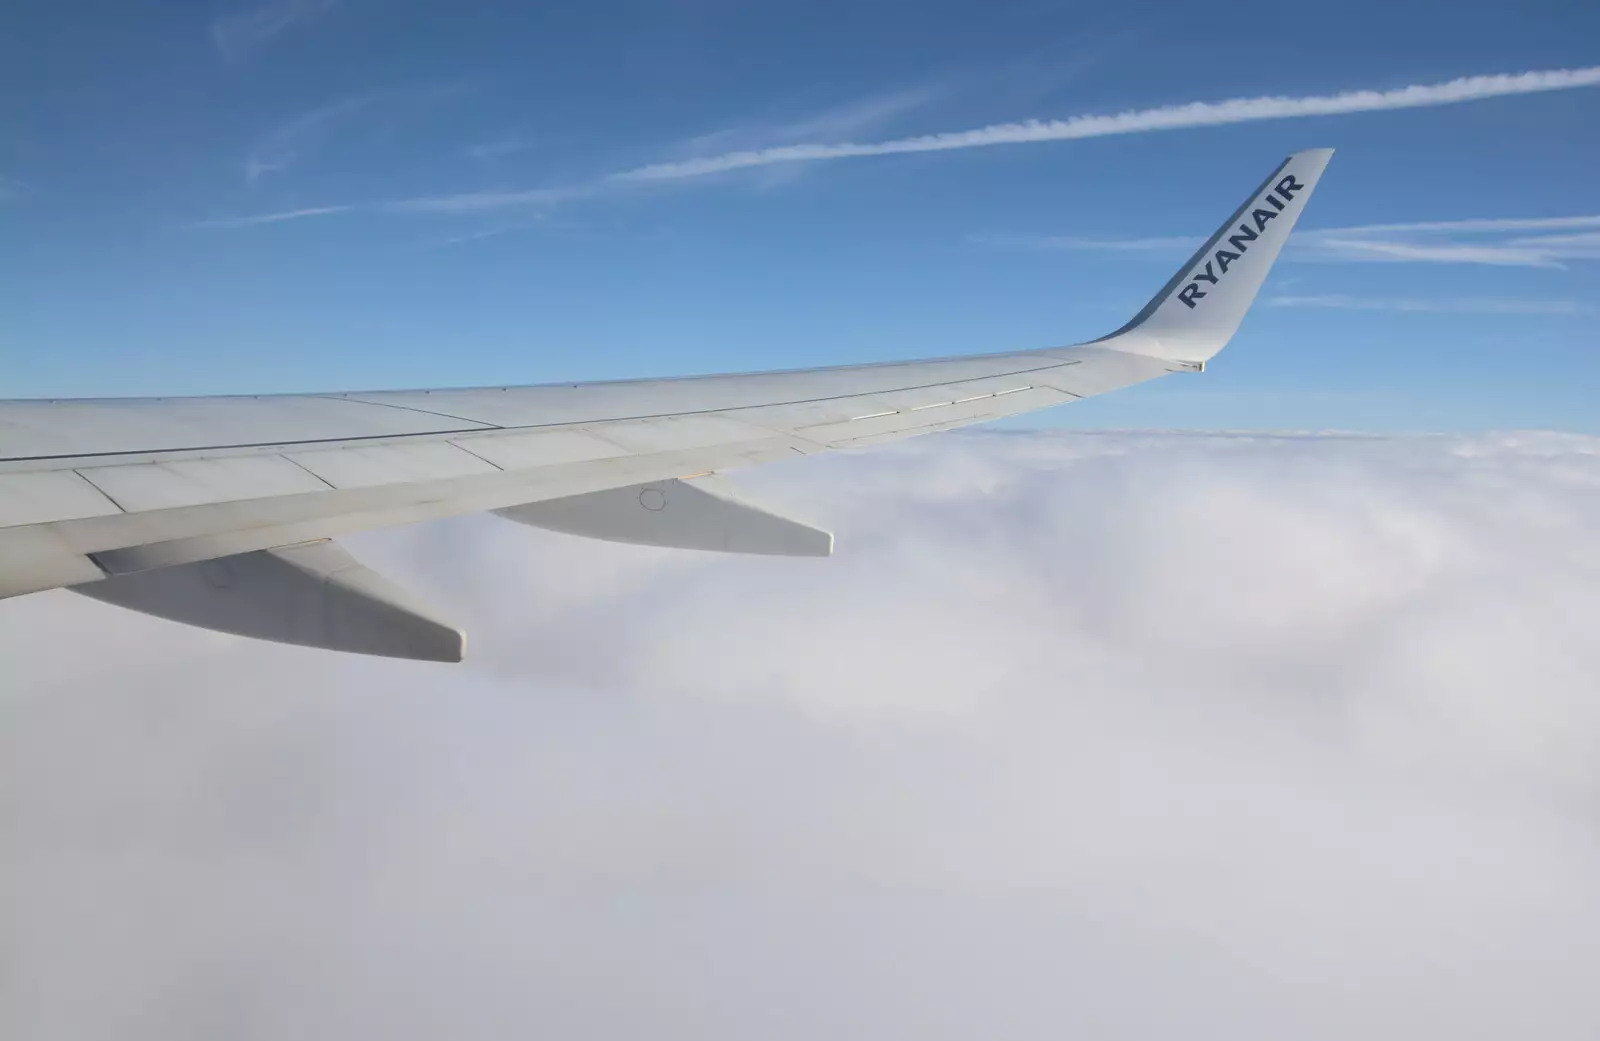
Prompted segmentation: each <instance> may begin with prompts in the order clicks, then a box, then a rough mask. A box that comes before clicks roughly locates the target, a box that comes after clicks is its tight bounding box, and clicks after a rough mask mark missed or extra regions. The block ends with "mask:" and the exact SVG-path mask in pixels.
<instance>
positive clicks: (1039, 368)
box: [0, 356, 1083, 464]
mask: <svg viewBox="0 0 1600 1041" xmlns="http://www.w3.org/2000/svg"><path fill="white" fill-rule="evenodd" d="M890 364H916V363H913V362H906V363H890ZM1081 364H1083V362H1082V360H1081V359H1079V360H1073V361H1063V360H1060V359H1057V358H1055V357H1054V356H1051V362H1050V364H1048V365H1035V366H1033V367H1031V368H1026V369H1015V370H1012V371H1010V372H1004V373H1000V374H998V376H994V377H990V376H984V377H979V378H980V379H995V378H1000V377H1004V376H1022V375H1026V374H1028V373H1030V372H1048V371H1050V370H1052V369H1061V368H1066V367H1068V366H1071V365H1081ZM968 382H971V380H970V379H961V380H939V381H936V382H933V383H919V384H913V385H911V386H905V387H890V388H886V389H883V390H877V391H873V392H871V393H870V394H828V395H823V396H821V397H815V398H792V399H788V400H780V401H767V402H762V403H759V404H750V405H727V406H724V407H722V408H706V409H695V410H690V411H686V412H652V413H647V414H644V415H637V416H610V417H605V418H601V419H585V420H576V421H563V422H559V423H522V424H517V425H514V426H496V425H494V424H483V425H480V426H474V427H463V428H461V429H459V430H428V431H420V432H416V433H401V434H357V435H354V436H350V437H313V438H302V439H298V440H289V441H249V442H238V443H230V444H215V445H194V446H190V447H184V448H141V449H126V450H123V451H118V452H58V453H54V454H51V455H30V456H11V457H8V458H3V459H0V463H5V464H10V463H45V462H51V461H54V460H57V459H104V458H109V457H113V456H147V455H148V456H173V455H181V454H185V453H191V452H224V451H232V450H234V449H241V448H282V449H293V448H297V447H300V446H302V445H329V444H346V443H353V442H358V441H405V440H438V439H441V438H446V439H448V438H452V437H455V436H457V435H460V434H485V435H491V436H492V435H494V434H498V433H508V434H510V433H516V432H518V431H524V430H548V429H552V428H557V427H570V428H574V429H577V428H588V427H593V426H599V425H604V424H606V423H625V422H628V421H631V420H645V419H672V418H676V417H679V416H706V415H714V414H717V413H725V412H742V411H747V410H752V409H759V408H782V407H784V406H786V405H813V404H819V403H822V402H827V401H845V400H848V399H850V398H859V397H874V396H877V397H881V396H882V395H884V394H903V393H905V392H907V391H913V390H931V389H933V388H935V387H945V386H950V385H951V384H953V383H968ZM1063 393H1071V392H1070V391H1064V392H1063ZM311 396H312V397H318V398H321V399H323V400H328V401H336V400H339V399H338V398H330V397H328V396H326V395H311ZM984 396H986V397H987V396H988V395H984ZM1075 396H1077V397H1081V396H1082V395H1075ZM348 400H350V401H355V402H356V403H357V404H382V403H381V402H367V401H361V400H359V399H356V398H350V399H348ZM391 407H394V408H402V409H403V408H404V406H398V405H397V406H391ZM407 411H420V410H414V409H412V410H407ZM439 415H441V417H442V414H439ZM442 418H451V419H456V418H459V417H455V416H450V417H442ZM463 422H468V423H477V422H479V421H478V420H473V419H469V420H463ZM746 422H748V421H746Z"/></svg>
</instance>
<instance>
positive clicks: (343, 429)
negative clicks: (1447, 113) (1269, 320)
mask: <svg viewBox="0 0 1600 1041" xmlns="http://www.w3.org/2000/svg"><path fill="white" fill-rule="evenodd" d="M1331 154H1332V153H1331V150H1327V149H1315V150H1310V151H1305V152H1298V153H1296V154H1294V155H1292V156H1290V157H1289V158H1288V159H1286V160H1284V162H1283V163H1281V164H1280V165H1279V166H1278V167H1277V168H1276V169H1275V170H1274V171H1273V173H1272V174H1271V175H1270V176H1268V178H1267V179H1266V180H1265V181H1264V182H1262V184H1261V185H1260V186H1259V187H1258V188H1257V189H1256V190H1255V191H1254V192H1252V193H1251V195H1250V196H1249V197H1248V198H1247V199H1246V201H1245V203H1244V204H1243V205H1242V206H1241V207H1239V209H1237V210H1236V211H1234V213H1233V214H1232V215H1231V216H1230V217H1229V219H1228V220H1227V221H1226V222H1225V223H1224V224H1223V225H1222V226H1221V227H1220V228H1218V230H1217V231H1216V232H1215V233H1214V234H1213V235H1212V236H1211V237H1210V238H1209V239H1208V240H1207V242H1206V243H1205V245H1204V246H1202V247H1201V249H1200V250H1199V251H1198V252H1197V253H1196V254H1195V255H1194V256H1193V257H1191V258H1190V260H1189V261H1188V262H1187V263H1186V264H1185V265H1184V266H1183V267H1182V268H1180V269H1179V271H1178V272H1177V274H1176V275H1174V276H1173V278H1172V279H1171V280H1169V281H1168V282H1167V284H1166V285H1165V286H1163V287H1162V289H1161V290H1160V291H1159V292H1158V293H1157V294H1156V295H1155V297H1153V298H1152V299H1151V301H1150V302H1149V303H1148V304H1147V305H1146V306H1145V307H1144V308H1143V309H1142V310H1141V311H1140V312H1139V313H1138V314H1137V315H1135V317H1134V318H1133V319H1132V320H1131V321H1130V322H1129V323H1128V324H1127V325H1125V326H1123V327H1122V328H1121V329H1118V330H1117V331H1116V332H1114V333H1112V334H1110V335H1109V336H1105V337H1102V338H1100V339H1098V340H1094V341H1091V342H1089V343H1086V344H1081V345H1079V346H1076V347H1059V348H1045V349H1040V350H1031V351H1018V352H1011V353H1004V354H988V355H969V356H962V357H954V358H941V359H932V360H928V361H914V362H896V363H885V364H875V365H858V366H842V367H835V368H825V369H807V370H796V371H789V372H771V373H741V374H732V375H725V376H702V377H688V378H678V379H666V380H631V381H621V382H610V383H591V384H562V385H547V386H528V387H497V388H478V389H465V390H434V391H380V392H373V393H351V394H330V395H280V396H262V397H217V398H166V399H100V400H74V401H34V400H29V401H9V402H0V596H14V595H19V594H23V593H29V592H35V591H38V590H42V589H50V588H55V587H62V586H66V587H78V588H79V590H80V591H83V592H89V591H90V589H91V588H92V587H93V585H94V584H96V583H105V584H104V585H101V586H99V587H98V591H100V592H102V593H103V594H104V595H102V596H100V599H103V600H106V601H108V602H114V603H118V604H121V605H122V606H127V607H131V608H133V609H135V610H144V611H147V612H149V613H154V614H161V615H162V616H164V617H169V618H175V619H177V620H181V621H185V622H187V623H189V624H197V625H202V626H208V625H210V623H209V622H208V616H209V612H207V611H206V610H204V609H203V606H202V607H201V608H199V609H191V607H192V604H191V606H175V605H180V602H183V601H186V600H188V601H194V602H196V603H198V602H199V601H196V600H195V598H194V597H193V596H191V594H190V592H188V591H189V590H193V589H199V588H200V585H197V584H196V582H197V581H203V580H204V576H205V575H207V574H213V575H214V574H218V573H221V572H222V571H226V572H227V573H228V574H230V575H233V576H235V577H234V578H233V579H232V580H231V581H232V584H231V585H230V587H229V588H230V592H229V594H228V597H227V598H226V603H227V604H228V605H229V609H228V611H227V612H226V620H227V624H226V625H224V624H220V623H219V624H215V625H210V627H214V628H219V629H223V630H224V631H229V632H235V633H240V634H242V635H247V636H255V637H259V638H264V639H273V640H280V641H285V642H294V643H303V644H309V645H312V646H319V647H329V648H333V649H340V650H354V651H360V652H363V653H376V654H385V655H391V656H398V657H420V658H428V659H431V660H447V659H449V658H451V657H452V652H451V651H450V650H449V647H448V646H447V645H448V644H449V640H450V639H451V637H449V636H445V637H443V643H441V642H440V639H441V637H440V634H441V633H444V632H445V630H446V629H448V627H441V625H440V623H436V622H435V621H434V620H433V619H432V618H431V616H429V615H428V614H427V613H426V612H424V611H422V610H421V609H420V608H416V607H414V606H411V605H409V601H406V600H405V599H404V598H402V597H401V596H400V594H399V593H398V592H397V591H395V590H393V589H392V588H391V587H389V586H387V585H386V584H382V583H381V582H380V580H378V579H377V576H372V575H370V573H368V572H364V571H362V572H357V571H352V570H351V568H352V567H359V565H355V563H354V562H353V561H349V562H348V563H344V562H343V558H341V563H340V565H339V567H338V568H337V569H334V570H335V571H337V572H338V573H339V574H340V575H342V576H343V578H342V579H339V580H334V579H332V578H329V577H328V576H329V575H332V574H333V573H334V571H327V570H326V569H324V570H318V568H315V567H306V566H301V565H303V564H304V561H303V560H301V559H300V558H302V557H304V558H306V559H311V558H312V557H316V558H317V559H318V560H319V561H325V560H332V559H333V558H332V557H331V556H330V555H329V554H330V553H332V550H327V549H322V550H316V551H314V552H311V551H301V550H293V549H292V547H297V546H300V545H301V544H306V543H315V542H319V541H321V540H326V539H329V538H330V537H335V536H338V535H342V534H347V533H351V532H356V531H362V530H366V529H370V528H376V527H383V526H388V525H394V524H402V523H407V522H410V521H414V520H423V519H428V518H432V517H441V516H449V515H453V514H461V513H470V512H477V511H483V510H494V511H502V512H503V514H504V515H506V516H509V517H510V518H512V519H515V520H519V521H521V522H523V523H532V524H537V525H540V526H545V527H551V528H555V529H557V530H564V531H569V532H573V533H577V534H583V535H588V536H590V537H597V538H611V539H617V540H621V541H633V542H648V543H654V544H659V545H672V546H686V547H691V548H702V549H726V550H732V551H738V552H778V553H789V554H796V555H817V554H820V553H825V552H826V548H827V547H828V546H830V545H831V538H830V537H829V536H828V535H827V533H825V532H820V531H818V530H816V529H813V528H810V527H809V526H806V525H803V524H799V523H797V522H793V521H789V520H786V519H785V518H782V517H780V516H776V515H774V514H771V513H770V512H769V511H765V510H762V509H760V508H759V507H756V506H754V505H752V504H750V503H748V502H747V501H744V500H742V498H741V497H739V496H735V495H733V494H732V493H731V491H730V490H729V489H727V488H725V487H722V486H721V485H720V484H713V483H710V482H702V483H701V484H699V485H698V486H696V485H695V484H694V482H693V480H691V479H686V478H685V475H693V476H699V475H703V474H705V473H707V472H718V471H723V470H728V469H732V468H734V467H738V466H744V465H750V464H753V463H758V462H764V461H769V460H773V459H778V458H790V457H793V456H794V455H796V454H801V455H804V454H810V453H813V452H819V451H827V450H831V449H836V448H848V447H857V446H861V445H868V444H873V443H876V442H878V441H887V440H893V439H898V438H902V437H910V436H914V435H917V434H924V433H931V432H934V431H938V430H947V429H952V428H955V427H959V426H965V425H968V424H972V423H981V422H986V421H988V420H992V419H997V418H1001V417H1004V416H1010V415H1015V414H1017V413H1020V412H1027V411H1031V410H1033V409H1038V408H1045V407H1048V406H1051V405H1056V404H1061V403H1064V402H1068V401H1074V400H1077V399H1078V398H1083V397H1089V396H1091V395H1094V394H1100V393H1105V392H1106V391H1109V390H1115V389H1118V388H1120V387H1125V386H1129V385H1132V384H1134V383H1140V382H1143V381H1145V380H1148V379H1154V378H1156V377H1159V376H1164V375H1166V374H1167V373H1170V372H1184V371H1191V372H1192V371H1199V370H1201V369H1203V368H1204V364H1205V362H1206V361H1207V360H1208V359H1210V358H1211V357H1212V356H1214V355H1215V354H1216V353H1217V352H1218V351H1219V350H1221V349H1222V347H1223V346H1224V345H1225V344H1226V343H1227V341H1228V340H1229V338H1231V336H1232V335H1233V333H1234V331H1235V330H1236V329H1237V328H1238V326H1239V323H1240V320H1241V319H1242V318H1243V316H1244V313H1245V311H1246V310H1247V309H1248V308H1249V306H1250V303H1251V302H1252V301H1253V300H1254V298H1255V296H1256V293H1257V291H1258V290H1259V289H1260V287H1261V284H1262V282H1263V281H1264V279H1265V278H1266V275H1267V272H1268V270H1269V268H1270V267H1271V265H1272V262H1273V261H1274V260H1275V259H1276V257H1277V255H1278V252H1279V250H1280V249H1281V248H1282V246H1283V243H1284V241H1285V240H1286V239H1287V237H1288V234H1289V231H1290V230H1291V229H1292V227H1293V226H1294V223H1295V221H1296V220H1297V218H1298V217H1299V215H1300V212H1301V211H1302V210H1303V208H1304V206H1305V203H1306V200H1307V199H1308V198H1309V197H1310V195H1311V193H1312V190H1313V189H1314V188H1315V187H1316V184H1317V182H1318V180H1319V179H1320V177H1321V174H1322V171H1323V169H1324V167H1325V166H1326V165H1327V162H1328V159H1329V157H1330V156H1331ZM680 479H683V480H680ZM645 488H652V489H657V490H660V489H666V490H667V491H669V492H676V493H677V494H675V495H674V496H673V498H674V500H676V499H682V508H681V509H677V508H675V509H674V511H673V512H672V515H671V516H670V517H668V516H666V515H665V514H662V515H660V516H657V515H655V513H656V511H649V510H646V511H644V512H643V513H641V512H640V503H639V495H640V494H642V491H641V490H642V489H645ZM652 501H653V499H652ZM646 513H648V514H650V515H649V516H646V515H645V514H646ZM277 550H283V551H284V553H286V554H287V557H285V556H283V555H282V554H280V555H278V556H273V555H272V554H270V553H266V554H264V555H263V551H277ZM308 553H310V556H308ZM286 560H288V561H289V563H286V562H285V561H286ZM200 561H223V562H224V563H225V564H227V563H228V562H229V561H233V562H234V563H233V564H228V566H226V567H221V568H220V570H219V567H212V568H211V569H210V570H209V571H199V572H194V576H199V578H198V579H197V578H195V577H192V576H191V575H190V573H189V572H187V571H172V570H165V571H164V569H178V568H183V567H185V566H186V565H191V564H195V563H197V562H200ZM234 564H237V565H238V566H234ZM325 572H326V573H325ZM238 576H244V577H243V578H242V579H241V578H239V577H238ZM252 576H253V577H252ZM307 576H309V577H307ZM352 576H355V577H354V578H352ZM357 579H359V580H357ZM108 580H110V581H109V582H108ZM257 580H259V582H260V586H259V589H254V588H252V586H251V583H252V582H256V581H257ZM86 583H87V584H89V585H86ZM241 583H242V584H241ZM302 586H303V587H304V588H305V589H308V590H312V589H314V590H315V595H314V596H313V595H312V594H311V593H299V592H296V593H294V594H293V595H290V594H289V593H286V592H285V590H286V589H293V590H298V589H300V588H301V587H302ZM252 599H256V600H259V601H261V602H262V603H263V604H267V605H270V609H264V610H262V611H251V610H248V609H245V608H244V607H242V606H241V605H244V604H245V603H246V602H248V601H250V600H252ZM312 603H315V604H317V605H320V606H317V607H315V608H311V607H296V606H295V605H305V604H312ZM402 604H405V605H406V606H404V607H402V606H401V605H402ZM152 605H155V606H152ZM284 605H289V606H288V607H285V606H284ZM330 605H331V606H330ZM157 607H160V608H161V609H159V610H158V609H156V608H157ZM296 610H300V611H308V610H316V611H320V612H322V614H321V615H320V616H319V617H320V618H321V621H319V622H317V623H315V624H312V623H307V622H303V621H302V622H295V621H294V620H293V618H292V615H293V614H294V611H296ZM330 611H335V612H336V614H337V612H343V613H342V614H337V616H335V615H330V614H329V613H328V612H330ZM286 612H287V613H286ZM356 618H359V626H357V623H356V622H355V621H352V620H353V619H356ZM262 619H266V621H262ZM258 622H259V624H257V623H258ZM352 626H356V627H355V628H352ZM385 626H390V627H392V630H393V631H392V632H389V633H388V635H385V632H384V631H383V630H384V628H385ZM357 631H359V633H360V634H361V635H360V636H359V637H357V636H352V635H350V634H351V633H354V632H357ZM449 632H453V630H449ZM286 634H287V635H286ZM441 647H444V650H441V649H440V648H441Z"/></svg>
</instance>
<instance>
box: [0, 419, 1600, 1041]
mask: <svg viewBox="0 0 1600 1041" xmlns="http://www.w3.org/2000/svg"><path fill="white" fill-rule="evenodd" d="M747 483H748V484H749V485H751V486H752V487H763V488H770V489H773V490H774V491H775V492H781V494H782V497H783V498H786V499H789V500H792V501H794V502H797V503H808V504H810V507H811V509H810V510H809V513H810V514H811V515H813V516H816V517H817V518H819V519H823V520H826V521H827V522H829V523H831V524H832V525H834V526H835V527H836V528H837V530H838V531H839V533H840V547H841V548H840V553H839V555H838V556H837V557H836V558H835V559H833V560H830V561H793V560H762V559H751V558H736V557H716V556H704V555H696V554H688V553H670V552H665V551H662V552H657V551H651V550H646V549H640V548H636V547H623V546H610V545H606V544H601V543H592V542H584V541H581V540H573V539H567V538H564V537H561V536H557V535H553V534H548V533H541V532H537V531H531V530H528V529H523V528H518V527H515V526H513V525H510V524H505V523H503V522H498V521H494V520H492V519H490V518H469V519H464V520H460V521H455V522H450V523H445V524H438V525H432V526H424V527H419V528H415V529H408V530H405V531H399V532H393V533H384V534H379V535H373V536H368V537H366V538H364V539H361V540H357V541H356V542H355V543H354V546H355V548H356V549H357V551H358V552H359V553H360V554H361V555H362V556H363V557H365V558H366V559H367V560H369V561H370V562H372V563H373V564H375V565H377V566H379V567H381V568H383V569H385V570H387V571H389V572H390V573H392V574H394V575H395V576H396V577H399V578H402V579H404V580H405V581H407V582H408V583H409V584H411V585H413V586H414V587H416V588H418V589H426V590H428V591H429V593H430V596H431V597H432V598H433V599H434V600H436V601H437V602H439V604H440V605H441V606H442V607H446V608H448V609H449V610H451V611H452V612H453V613H454V614H455V615H456V616H457V617H458V618H459V619H460V620H461V621H463V622H464V623H466V624H467V625H468V626H469V628H470V630H471V631H472V633H473V636H474V640H473V647H472V651H471V654H472V656H471V658H470V660H469V664H467V665H465V666H460V667H445V666H440V667H431V666H419V665H415V664H410V663H396V662H387V661H380V660H370V659H359V658H353V657H347V656H339V655H330V654H324V653H319V652H314V651H305V650H301V649H296V648H285V647H276V646H271V645H260V644H252V643H250V642H247V641H240V640H235V639H233V638H229V637H223V636H219V635H215V634H209V633H203V632H198V631H195V630H188V629H183V628H180V627H176V626H173V625H170V624H168V623H164V622H160V621H157V620H153V619H147V618H143V617H140V616H137V615H131V614H125V613H119V612H117V611H116V610H115V609H113V608H110V607H107V606H105V605H102V604H99V603H95V602H91V601H87V600H80V599H76V598H73V597H72V596H71V595H70V594H65V593H62V594H44V595H41V596H38V597H33V598H27V599H21V600H13V601H7V602H4V603H0V655H3V657H4V665H5V675H6V676H7V677H8V680H9V682H8V683H7V684H6V686H5V692H4V694H3V696H0V921H3V922H4V923H5V925H4V929H3V930H0V965H3V966H5V972H4V975H3V977H0V1033H3V1034H4V1035H5V1036H8V1037H11V1036H15V1037H19V1038H20V1037H30V1038H52V1039H57V1038H60V1039H67V1038H71V1039H91V1038H94V1039H98V1038H113V1037H115V1038H119V1039H134V1041H141V1039H151V1041H156V1039H159V1041H186V1039H190V1038H194V1039H200V1038H206V1039H209V1038H215V1037H249V1038H252V1039H278V1038H285V1039H287V1038H295V1039H315V1038H347V1037H383V1038H388V1039H400V1041H405V1039H411V1038H416V1039H424V1038H426V1039H430V1041H431V1039H435V1038H439V1037H470V1038H499V1037H507V1038H510V1037H529V1036H548V1037H577V1036H581V1037H584V1038H599V1039H604V1038H619V1039H620V1038H637V1037H642V1036H648V1037H651V1038H665V1039H677V1038H683V1039H690V1038H693V1039H696V1041H706V1039H717V1038H728V1039H740V1041H743V1039H745V1038H750V1037H761V1038H771V1039H776V1041H785V1039H791V1038H792V1039H797V1041H798V1039H808V1041H809V1039H814V1038H819V1037H828V1038H835V1039H855V1038H860V1039H868V1038H872V1039H881V1038H885V1037H917V1038H931V1039H942V1038H950V1039H956V1038H961V1039H967V1038H973V1037H1005V1038H1008V1039H1017V1041H1026V1039H1031V1038H1040V1039H1044V1038H1050V1039H1056V1038H1061V1037H1094V1038H1117V1039H1157V1038H1159V1039H1168V1038H1180V1037H1181V1038H1184V1039H1201V1041H1204V1039H1213V1038H1215V1039H1224V1038H1226V1039H1229V1041H1251V1039H1273V1041H1276V1039H1281V1038H1285V1037H1293V1038H1296V1039H1300V1041H1323V1039H1326V1041H1335V1039H1337V1041H1347V1039H1349V1038H1352V1037H1360V1038H1362V1039H1364V1041H1385V1039H1394V1041H1415V1039H1417V1038H1459V1039H1466V1038H1485V1039H1487V1038H1495V1039H1499V1038H1507V1037H1538V1038H1540V1039H1541V1041H1565V1039H1573V1041H1578V1039H1585V1041H1587V1039H1592V1038H1593V1037H1595V1036H1597V1035H1600V994H1597V992H1596V990H1595V988H1594V986H1593V967H1594V965H1596V964H1600V886H1597V884H1596V881H1595V879H1596V878H1597V877H1600V875H1597V868H1600V825H1597V824H1596V821H1597V819H1600V818H1597V814H1596V810H1597V809H1600V697H1597V696H1596V691H1597V690H1600V642H1597V641H1596V640H1595V639H1594V635H1593V621H1594V619H1595V618H1597V617H1600V552H1597V549H1600V536H1597V534H1596V528H1595V524H1594V518H1595V517H1596V516H1600V439H1591V438H1582V437H1568V436H1560V435H1532V434H1530V435H1517V436H1499V437H1483V438H1443V437H1439V438H1415V439H1399V440H1396V439H1382V438H1361V437H1336V436H1314V435H1307V436H1303V437H1290V436H1285V437H1276V438H1268V437H1255V436H1244V435H1241V436H1223V435H1216V436H1199V435H1190V436H1185V435H1164V434H1149V435H1137V434H1124V435H1083V434H1048V435H1046V434H1039V435H1025V434H1008V435H1001V434H991V435H972V436H962V435H948V436H943V437H939V438H929V439H924V440H920V441H916V442H911V443H908V444H906V445H904V446H900V447H895V448H888V449H883V450H879V451H876V452H873V453H869V454H863V455H859V456H844V457H834V458H830V459H825V460H808V461H805V462H803V463H796V464H794V465H793V466H792V467H780V468H768V469H765V470H759V471H756V472H753V473H752V474H750V475H749V477H748V479H747Z"/></svg>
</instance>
